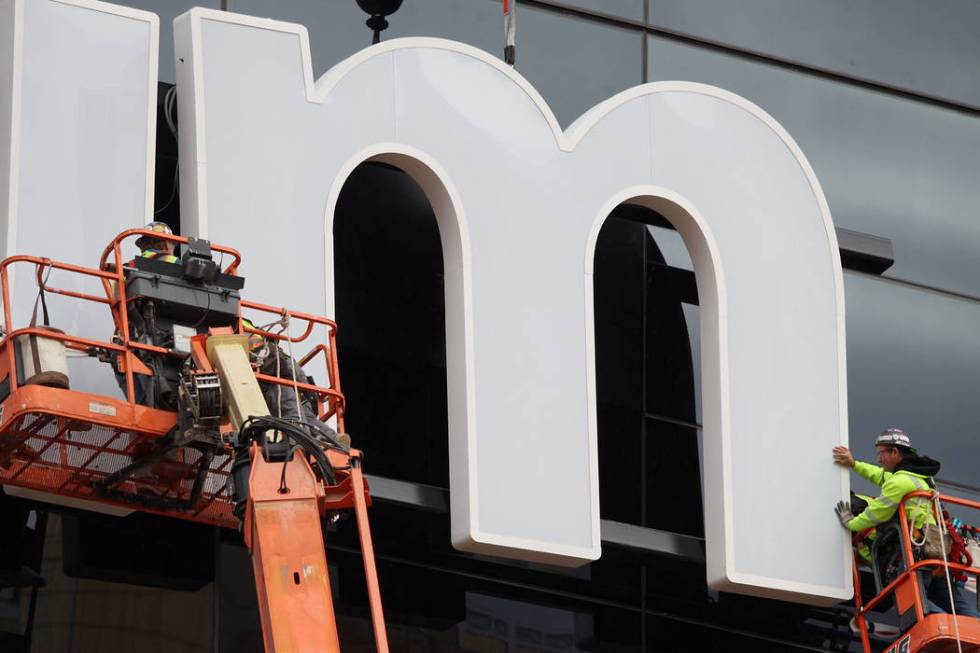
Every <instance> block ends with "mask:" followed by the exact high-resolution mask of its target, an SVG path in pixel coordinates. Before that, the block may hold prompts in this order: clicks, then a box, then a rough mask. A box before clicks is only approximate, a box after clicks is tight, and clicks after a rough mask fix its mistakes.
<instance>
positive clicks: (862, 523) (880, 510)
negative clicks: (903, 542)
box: [833, 428, 980, 617]
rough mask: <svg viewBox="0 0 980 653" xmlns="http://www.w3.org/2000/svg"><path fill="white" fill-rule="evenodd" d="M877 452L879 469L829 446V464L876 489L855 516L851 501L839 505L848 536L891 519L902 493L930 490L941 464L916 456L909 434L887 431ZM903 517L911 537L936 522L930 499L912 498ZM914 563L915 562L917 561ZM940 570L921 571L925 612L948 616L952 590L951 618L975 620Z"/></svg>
mask: <svg viewBox="0 0 980 653" xmlns="http://www.w3.org/2000/svg"><path fill="white" fill-rule="evenodd" d="M875 449H877V451H878V463H879V464H880V466H878V465H872V464H871V463H866V462H862V461H860V460H855V459H854V456H852V455H851V452H850V451H849V450H848V448H847V447H843V446H837V447H834V448H833V455H834V462H835V463H837V464H838V465H840V466H842V467H848V468H850V469H853V470H854V471H855V472H856V473H857V474H858V475H859V476H861V477H862V478H864V479H865V480H867V481H870V482H871V483H874V484H875V485H877V486H879V487H881V493H880V494H879V495H878V496H877V497H861V498H863V499H866V503H867V507H865V508H864V510H862V511H861V512H860V513H859V514H858V515H854V514H853V513H852V510H851V503H850V502H847V501H841V502H839V503H838V504H837V507H836V508H835V512H836V513H837V518H838V519H839V520H840V523H841V525H842V526H843V527H844V528H846V529H848V530H849V531H852V532H855V533H857V532H861V531H864V530H867V529H869V528H875V527H877V526H879V525H880V524H884V523H885V522H887V521H889V520H891V519H892V518H893V517H894V516H895V512H896V511H897V510H898V506H899V504H900V503H901V501H902V499H903V498H904V497H905V495H907V494H909V493H910V492H916V491H920V490H921V491H929V490H934V489H935V481H934V480H933V476H935V475H936V474H938V473H939V468H940V463H939V462H938V461H936V460H933V459H932V458H929V457H928V456H923V455H921V454H919V452H917V451H916V450H915V449H913V448H912V442H911V439H910V438H909V435H908V433H906V432H905V431H904V430H902V429H898V428H889V429H886V430H885V431H882V433H881V434H880V435H879V436H878V438H877V439H876V440H875ZM905 516H906V518H907V519H908V522H909V526H910V527H911V528H912V536H913V538H914V539H919V538H920V537H921V534H922V530H923V529H924V528H925V526H926V524H935V523H936V518H935V514H934V512H933V507H932V499H930V498H929V497H912V498H911V499H909V500H907V501H906V502H905ZM862 549H863V550H862V551H860V552H861V553H862V557H865V558H869V557H870V556H868V555H867V548H866V546H865V545H862ZM917 559H918V558H917ZM939 574H942V570H936V571H935V572H934V571H933V570H931V569H923V570H922V571H921V572H920V574H919V575H920V577H921V578H922V584H923V589H924V591H925V595H926V601H925V609H926V613H931V612H949V598H948V597H949V592H950V590H951V591H952V594H953V601H954V603H955V607H956V614H958V615H967V616H971V617H976V616H980V614H978V612H977V609H976V606H974V605H972V601H969V600H967V598H966V595H965V590H964V588H963V583H961V582H959V581H957V582H954V583H953V586H952V587H951V588H947V587H946V579H945V575H944V574H943V575H942V577H940V575H939Z"/></svg>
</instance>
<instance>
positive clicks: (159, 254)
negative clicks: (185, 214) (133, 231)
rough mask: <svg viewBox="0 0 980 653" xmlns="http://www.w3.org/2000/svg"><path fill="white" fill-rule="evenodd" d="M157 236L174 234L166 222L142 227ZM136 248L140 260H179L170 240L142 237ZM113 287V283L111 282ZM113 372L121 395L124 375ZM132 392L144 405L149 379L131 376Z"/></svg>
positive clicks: (141, 376)
mask: <svg viewBox="0 0 980 653" xmlns="http://www.w3.org/2000/svg"><path fill="white" fill-rule="evenodd" d="M143 228H144V229H148V230H150V231H153V232H155V233H158V234H167V235H168V236H173V235H174V232H173V230H172V229H171V228H170V225H168V224H167V223H166V222H160V221H157V222H151V223H150V224H148V225H146V226H145V227H143ZM136 246H137V247H138V248H139V250H140V254H139V255H140V257H141V258H149V259H156V260H158V261H163V262H164V263H179V262H180V259H179V258H177V256H176V254H174V251H175V250H176V249H177V243H176V242H174V241H172V240H166V239H164V238H154V237H153V236H149V235H144V236H140V237H139V238H137V239H136ZM132 265H133V262H132V261H130V262H129V263H127V264H126V266H127V267H132ZM113 286H115V283H114V282H113ZM113 369H114V370H115V375H116V382H117V383H118V384H119V387H120V388H121V389H122V391H123V393H124V394H125V392H126V375H125V374H123V373H122V372H120V371H119V366H118V365H113ZM133 381H134V383H133V390H134V393H135V397H134V398H135V401H136V403H138V404H143V405H146V403H147V399H148V397H147V395H148V392H149V389H150V377H148V376H143V375H142V374H135V375H133Z"/></svg>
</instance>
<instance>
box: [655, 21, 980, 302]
mask: <svg viewBox="0 0 980 653" xmlns="http://www.w3.org/2000/svg"><path fill="white" fill-rule="evenodd" d="M649 67H650V78H651V80H668V79H679V80H687V81H693V82H703V83H707V84H713V85H716V86H720V87H722V88H725V89H728V90H730V91H733V92H735V93H738V94H739V95H742V96H744V97H746V98H748V99H749V100H751V101H752V102H755V103H756V104H758V105H759V106H760V107H762V109H764V110H765V111H767V112H768V113H770V114H772V115H773V117H775V118H776V120H778V121H779V122H780V123H781V124H782V125H783V126H784V127H785V128H786V129H787V130H788V131H789V133H790V135H791V136H792V137H793V138H794V139H795V140H796V141H797V143H799V145H800V147H801V148H802V149H803V152H804V154H806V156H807V158H808V159H809V161H810V163H811V164H812V165H813V168H814V169H815V171H816V173H817V178H818V179H819V180H820V183H821V185H822V186H823V190H824V193H825V194H826V196H827V200H828V202H829V204H830V209H831V212H832V214H833V217H834V223H835V224H836V225H837V226H840V227H845V228H848V229H853V230H856V231H862V232H865V233H869V234H874V235H876V236H882V237H885V238H890V239H892V241H893V243H894V251H895V265H894V267H892V268H891V269H890V270H889V271H888V275H892V276H895V277H900V278H904V279H910V280H913V281H916V282H919V283H925V284H930V285H935V286H938V287H941V288H945V289H950V290H956V291H960V292H964V293H972V294H976V293H978V291H980V287H978V282H977V279H980V256H977V251H978V250H980V217H978V208H977V207H980V170H978V167H977V161H980V120H978V119H977V118H974V117H971V116H969V115H966V114H962V113H959V112H956V111H951V110H947V109H943V108H938V107H934V106H931V105H927V104H924V103H922V102H917V101H914V100H906V99H900V98H896V97H894V96H891V95H888V94H885V93H880V92H876V91H871V90H867V89H865V88H861V87H857V86H852V85H848V84H842V83H838V82H834V81H831V80H827V79H824V78H821V77H817V76H814V75H808V74H806V73H800V72H797V71H794V70H789V69H786V68H782V67H779V66H775V65H770V64H764V63H757V62H752V61H747V60H745V59H743V58H740V57H736V56H731V55H727V54H724V53H720V52H717V51H713V50H708V49H705V48H701V47H697V46H693V45H687V44H683V43H678V42H676V41H671V40H667V39H664V38H659V37H650V48H649Z"/></svg>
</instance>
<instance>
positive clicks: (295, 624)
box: [0, 229, 388, 653]
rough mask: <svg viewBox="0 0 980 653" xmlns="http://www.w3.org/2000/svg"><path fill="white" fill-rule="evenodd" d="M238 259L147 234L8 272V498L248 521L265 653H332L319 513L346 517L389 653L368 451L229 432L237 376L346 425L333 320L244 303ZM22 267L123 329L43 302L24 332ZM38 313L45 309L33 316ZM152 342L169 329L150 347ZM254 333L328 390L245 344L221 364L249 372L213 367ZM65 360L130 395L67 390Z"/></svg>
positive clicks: (379, 637)
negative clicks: (69, 319)
mask: <svg viewBox="0 0 980 653" xmlns="http://www.w3.org/2000/svg"><path fill="white" fill-rule="evenodd" d="M137 236H145V237H148V238H152V239H157V240H167V241H172V242H174V243H176V244H179V245H182V246H183V247H184V248H185V250H186V251H185V253H184V255H183V257H182V259H181V260H180V261H179V262H178V263H169V262H164V261H160V260H153V259H149V258H143V257H137V258H135V259H133V260H131V261H129V262H124V260H125V259H124V257H123V255H122V245H123V243H124V241H126V240H127V239H130V238H135V237H137ZM212 252H216V253H218V254H220V255H221V258H222V259H224V258H228V259H230V263H229V264H228V265H227V267H225V268H224V269H221V267H220V265H219V264H218V263H215V262H214V261H213V258H212ZM240 262H241V256H240V255H239V253H238V252H237V251H235V250H234V249H232V248H230V247H224V246H220V245H212V244H210V243H208V242H207V241H203V240H198V239H188V238H185V237H181V236H172V235H168V234H161V233H158V232H152V231H148V230H143V229H130V230H128V231H124V232H123V233H121V234H119V235H118V236H117V237H116V238H115V239H113V241H112V242H111V243H110V244H109V246H108V247H107V248H106V249H105V251H104V252H103V253H102V256H101V259H100V262H99V266H98V267H97V268H87V267H83V266H79V265H73V264H69V263H62V262H58V261H53V260H50V259H47V258H40V257H35V256H12V257H10V258H7V259H5V260H4V261H2V262H0V287H2V299H3V319H4V325H5V328H6V333H5V334H3V337H2V339H0V484H2V485H4V486H5V487H6V488H7V491H9V492H11V493H14V494H20V495H21V496H26V497H30V498H34V499H39V500H42V501H50V502H55V503H61V504H66V505H69V506H75V507H80V508H88V509H96V510H103V511H105V510H109V511H113V510H115V511H119V512H123V513H124V512H127V511H144V512H151V513H156V514H159V515H165V516H168V517H174V518H178V519H185V520H190V521H195V522H200V523H205V524H212V525H217V526H222V527H227V528H240V529H241V530H242V533H243V535H244V539H245V542H246V544H247V545H248V547H249V550H250V551H251V553H252V557H253V567H254V570H255V578H256V587H257V594H258V598H259V606H260V615H261V620H262V627H263V636H264V638H265V646H266V650H267V651H276V652H277V653H283V652H286V651H297V652H298V651H304V652H305V651H309V652H320V651H338V650H339V638H338V634H337V627H336V623H335V618H334V615H333V605H332V599H331V592H330V584H329V577H328V574H327V566H326V555H325V548H324V542H323V529H322V524H321V519H322V518H323V517H324V516H326V515H331V516H332V515H335V514H336V513H337V512H338V511H342V510H353V512H354V513H355V517H356V522H357V527H358V533H359V535H360V541H361V547H362V554H363V561H364V569H365V576H366V582H367V586H368V596H369V599H370V605H371V614H372V619H373V622H374V632H375V640H376V645H377V648H378V650H379V651H387V650H388V649H387V639H386V634H385V627H384V617H383V613H382V609H381V599H380V592H379V589H378V578H377V572H376V568H375V562H374V552H373V546H372V542H371V535H370V528H369V525H368V517H367V507H368V505H369V504H370V496H369V493H368V489H367V487H366V483H365V480H364V477H363V475H362V471H361V455H360V452H358V451H357V450H355V449H351V448H350V447H349V440H347V441H345V440H344V438H343V437H341V438H339V439H330V438H329V437H328V436H321V437H320V439H319V440H317V439H315V438H313V439H310V438H306V437H304V438H299V437H298V436H299V435H302V433H307V432H308V433H314V434H315V433H317V432H318V431H317V429H316V428H314V427H315V426H316V427H319V425H312V424H302V422H303V418H302V417H301V414H302V413H300V411H299V410H298V409H297V413H298V416H297V417H298V420H297V421H298V422H300V424H299V427H301V428H300V430H301V431H302V433H300V432H297V437H296V438H294V439H293V440H290V438H289V437H288V433H287V434H286V435H285V436H283V433H286V432H285V431H273V430H271V429H270V430H268V431H262V432H261V433H259V435H258V436H257V437H255V438H253V439H252V440H250V441H244V440H241V439H240V436H241V435H242V433H243V432H244V431H245V430H246V429H245V427H244V425H243V424H242V423H241V421H242V418H243V417H245V416H243V415H239V416H238V417H237V422H238V423H236V417H235V415H233V414H232V413H234V410H233V408H234V406H235V402H236V398H235V395H234V393H230V394H229V393H226V391H227V390H229V388H228V386H229V384H234V385H241V386H247V387H248V388H260V387H265V388H270V387H271V388H281V391H282V392H289V393H295V397H296V399H297V404H299V403H300V399H301V398H302V401H303V402H305V403H306V405H307V406H312V409H311V410H312V412H311V414H314V415H316V418H317V419H319V420H320V421H321V422H324V423H325V422H326V421H327V420H330V419H331V418H333V420H334V421H335V422H336V425H337V430H338V431H340V432H341V433H343V431H344V396H343V394H342V393H341V389H340V377H339V369H338V364H337V355H336V324H335V323H334V322H332V321H331V320H328V319H327V318H324V317H320V316H316V315H311V314H307V313H301V312H298V311H291V310H286V309H284V308H281V307H277V306H270V305H265V304H258V303H255V302H250V301H246V300H244V299H241V298H240V297H239V293H238V290H240V289H241V288H242V285H243V280H242V278H241V277H240V276H238V267H239V264H240ZM15 268H20V269H21V270H23V271H28V270H30V271H32V272H33V277H32V278H33V280H34V281H35V282H36V284H37V288H38V299H40V300H41V302H42V304H45V300H44V298H45V294H46V293H49V294H53V295H59V296H62V297H66V298H69V300H70V301H78V302H86V303H89V304H103V305H104V306H105V308H107V309H109V310H110V311H111V313H112V317H113V321H114V324H115V334H114V335H112V337H111V339H109V340H96V339H92V338H84V337H80V336H77V335H72V334H69V333H65V332H63V331H61V330H59V329H56V328H54V327H52V326H50V325H49V324H47V321H48V320H47V307H46V305H45V320H44V322H45V324H42V325H38V324H37V323H36V319H32V320H31V323H30V324H29V325H26V326H20V325H15V324H14V322H13V310H12V309H13V307H12V305H11V272H12V271H13V270H14V269H15ZM52 271H56V272H57V275H56V276H57V277H58V278H64V277H66V276H75V277H76V280H75V281H76V283H74V284H73V287H75V288H78V287H85V281H87V282H88V284H89V286H95V287H99V286H101V289H102V293H101V294H99V293H97V292H94V291H90V292H83V291H79V290H71V289H67V288H64V287H56V286H53V285H51V284H50V283H49V278H50V277H51V273H52ZM18 283H24V278H23V277H21V278H20V280H19V281H18ZM61 285H62V286H64V285H66V284H64V283H61ZM36 309H37V302H35V318H36V313H37V310H36ZM243 309H244V310H245V311H247V313H248V315H249V316H251V317H252V318H253V320H254V319H255V317H256V316H260V315H263V314H265V315H267V316H269V318H270V319H271V320H273V321H278V322H279V323H280V324H285V325H290V324H291V325H293V326H298V327H299V330H300V331H301V332H300V333H299V335H292V332H291V331H290V330H289V329H287V328H282V329H279V330H278V331H273V330H271V329H269V328H268V327H266V328H265V329H263V328H258V327H254V326H253V325H252V323H251V322H243V320H242V310H243ZM148 316H149V317H148ZM200 316H204V317H200ZM148 320H150V322H149V324H150V326H149V327H147V323H148ZM181 322H183V324H181ZM188 323H189V324H188ZM188 329H190V331H188ZM147 333H152V334H159V333H166V334H169V335H167V337H165V338H162V339H160V338H156V339H157V340H158V342H154V338H155V336H154V337H148V336H147V335H146V334H147ZM314 333H318V334H322V333H325V334H326V335H325V337H324V341H323V342H313V338H312V336H313V335H314ZM107 335H109V334H107ZM182 335H183V339H181V337H182ZM246 335H251V336H252V337H253V342H254V341H255V338H256V337H258V338H260V340H259V341H262V340H261V339H262V338H264V339H265V340H264V342H266V343H267V346H268V347H269V348H274V347H278V346H279V345H282V346H283V348H284V349H286V348H288V350H289V351H290V352H291V351H292V350H293V349H294V348H296V349H297V350H299V349H304V350H306V353H305V355H303V356H302V357H300V358H299V359H298V361H297V362H298V366H299V367H300V368H302V367H303V366H307V365H308V364H310V363H311V362H312V361H314V360H316V359H319V362H320V365H321V368H320V369H325V370H326V376H327V383H326V385H317V384H315V383H313V382H312V380H311V379H307V381H308V382H306V383H302V382H299V381H297V380H296V377H295V375H294V376H293V378H289V375H288V374H286V375H283V376H275V375H270V374H263V373H260V372H258V371H254V370H253V367H251V366H248V365H247V360H248V359H247V356H246V353H245V351H246V350H245V348H242V349H241V350H240V351H238V353H237V354H236V353H235V347H232V351H231V353H230V356H232V357H234V356H238V357H239V358H238V359H234V358H232V359H228V360H231V361H232V362H235V363H241V362H242V361H245V367H244V369H246V370H247V374H246V376H247V377H249V378H243V377H242V376H241V375H239V376H238V377H233V376H229V375H231V374H233V373H234V372H233V369H234V368H233V367H232V365H231V363H225V365H224V367H222V364H221V362H218V364H217V365H216V364H215V363H216V361H215V360H214V357H215V356H217V354H215V353H214V351H213V349H214V348H212V346H211V345H213V344H214V343H215V342H218V341H222V342H226V341H229V339H230V341H234V342H238V343H240V344H244V343H243V342H242V341H243V340H245V336H246ZM171 336H172V337H171ZM222 338H223V339H224V340H222ZM236 338H237V340H236ZM51 352H54V355H53V356H51ZM59 352H60V353H61V354H62V356H63V355H64V354H65V353H66V352H67V353H71V354H73V355H75V356H81V355H88V356H93V357H98V358H99V359H100V360H102V361H104V362H106V363H107V364H111V365H113V366H114V372H115V375H116V378H117V380H118V382H119V385H120V387H121V388H123V389H124V390H123V393H124V394H125V398H121V397H119V396H115V395H110V394H95V393H89V392H81V391H78V390H73V389H71V388H70V387H69V386H70V381H69V378H68V376H67V375H65V374H62V373H61V372H59V371H58V368H59V360H58V354H59ZM52 361H53V362H52ZM49 368H50V369H49ZM237 369H239V370H240V369H242V368H241V366H240V367H239V368H237ZM63 371H67V370H63ZM250 384H251V385H250ZM256 391H257V390H256ZM121 394H122V393H121ZM262 405H263V406H264V405H265V404H264V403H263V404H262ZM239 427H242V428H241V429H239ZM321 430H324V429H321ZM252 431H255V429H252ZM324 431H325V432H327V433H328V434H329V433H330V432H331V431H329V430H324ZM304 442H305V445H303V446H299V445H301V444H303V443H304ZM314 445H315V446H314ZM321 445H322V446H321Z"/></svg>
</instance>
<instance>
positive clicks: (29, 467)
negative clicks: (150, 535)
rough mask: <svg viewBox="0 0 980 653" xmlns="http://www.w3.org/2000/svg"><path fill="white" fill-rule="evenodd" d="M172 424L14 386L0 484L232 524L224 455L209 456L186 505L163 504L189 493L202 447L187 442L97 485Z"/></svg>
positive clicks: (63, 393) (106, 403)
mask: <svg viewBox="0 0 980 653" xmlns="http://www.w3.org/2000/svg"><path fill="white" fill-rule="evenodd" d="M173 423H174V419H173V414H172V413H167V412H165V411H158V410H153V409H149V408H145V407H142V406H133V405H130V404H127V403H125V402H120V401H116V400H112V399H109V398H106V397H101V396H98V395H87V394H84V393H78V392H72V391H70V390H59V389H53V388H39V387H38V386H26V387H23V388H19V389H18V390H17V391H15V392H14V394H13V395H11V396H10V397H9V398H8V399H7V400H6V401H4V402H3V404H2V408H0V484H3V485H14V486H18V487H23V488H27V489H30V490H34V491H37V492H44V493H49V494H54V495H58V496H59V497H63V498H66V499H69V500H72V499H74V500H82V501H96V502H98V503H101V504H105V505H108V506H115V507H118V508H129V509H132V510H141V511H145V512H155V513H160V514H166V515H168V516H171V517H178V518H182V519H188V520H192V521H197V522H203V523H209V524H215V525H220V526H226V527H237V525H238V520H237V519H236V518H235V517H234V516H233V515H232V513H231V503H230V501H229V494H228V488H227V485H228V477H229V473H230V472H229V468H230V466H231V457H230V456H229V455H227V454H225V453H224V452H220V453H219V454H218V455H215V456H214V457H213V458H212V459H211V461H210V464H209V465H208V467H209V469H208V472H207V474H206V476H204V477H203V484H202V487H201V491H200V495H199V498H198V499H197V500H196V501H194V502H193V505H190V506H189V507H188V508H186V509H178V508H175V507H166V506H176V505H178V504H180V503H187V502H188V500H189V499H190V498H191V496H192V488H193V485H194V480H195V477H196V476H197V473H198V466H199V463H200V462H201V457H202V456H203V455H204V454H202V452H201V451H198V450H197V449H193V448H190V447H184V448H180V449H177V450H175V451H173V452H171V453H169V454H167V455H166V456H164V457H162V458H161V459H159V460H157V461H156V462H153V463H151V464H149V465H147V466H146V467H144V468H141V469H139V470H137V471H136V472H135V473H134V474H133V475H132V476H131V477H129V478H128V479H126V480H123V481H121V482H120V483H118V484H117V485H115V486H114V487H113V488H112V490H111V491H110V492H108V493H107V492H105V491H103V490H100V489H99V488H98V487H97V484H98V482H99V481H101V480H103V479H105V478H106V477H108V476H109V475H111V474H113V473H115V472H118V471H119V470H121V469H123V468H124V467H126V466H127V465H130V464H131V463H133V462H134V461H135V460H137V459H139V458H142V457H144V456H146V455H148V454H149V453H150V452H152V451H153V450H154V449H156V448H157V447H158V446H159V445H160V442H161V441H162V440H161V439H162V438H163V437H164V436H166V434H167V433H168V432H169V431H170V428H171V427H172V425H173ZM134 425H137V427H136V428H134Z"/></svg>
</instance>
